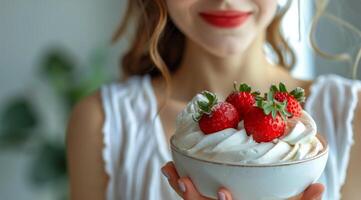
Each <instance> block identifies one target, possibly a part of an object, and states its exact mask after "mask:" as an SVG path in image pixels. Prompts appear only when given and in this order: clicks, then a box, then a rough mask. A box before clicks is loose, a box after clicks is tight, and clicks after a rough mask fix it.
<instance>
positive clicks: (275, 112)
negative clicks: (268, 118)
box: [272, 110, 277, 118]
mask: <svg viewBox="0 0 361 200" xmlns="http://www.w3.org/2000/svg"><path fill="white" fill-rule="evenodd" d="M276 116H277V111H276V110H272V118H276Z"/></svg>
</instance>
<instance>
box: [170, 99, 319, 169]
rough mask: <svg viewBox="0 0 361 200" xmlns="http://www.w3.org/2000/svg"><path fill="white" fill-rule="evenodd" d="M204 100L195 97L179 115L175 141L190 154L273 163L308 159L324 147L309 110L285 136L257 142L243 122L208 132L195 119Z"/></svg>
mask: <svg viewBox="0 0 361 200" xmlns="http://www.w3.org/2000/svg"><path fill="white" fill-rule="evenodd" d="M201 99H202V100H204V97H203V96H202V95H199V94H198V95H197V96H195V97H194V98H193V99H192V101H191V102H189V103H188V105H187V107H186V108H185V109H184V110H183V111H182V112H181V113H180V114H179V115H178V116H177V120H176V132H175V136H174V138H173V141H172V142H173V144H174V145H175V146H176V147H177V148H178V149H179V150H180V151H182V152H184V153H185V154H187V155H190V156H193V157H196V158H201V159H206V160H210V161H217V162H227V163H241V164H247V163H249V164H272V163H280V162H286V161H295V160H302V159H307V158H310V157H313V156H316V155H317V154H318V153H319V152H320V151H321V150H322V149H323V145H322V143H321V142H320V141H319V140H318V139H317V137H316V134H317V127H316V123H315V121H314V120H313V119H312V117H311V116H310V115H309V114H308V113H307V112H306V111H302V115H301V117H297V118H296V117H294V118H292V119H288V120H287V123H286V124H287V125H286V132H285V134H284V136H282V137H281V138H278V139H275V140H273V141H272V142H265V143H257V142H256V141H254V140H253V138H252V135H251V136H248V135H247V133H246V130H245V129H244V126H243V121H240V122H239V124H238V127H237V129H234V128H228V129H225V130H222V131H219V132H216V133H212V134H208V135H206V134H204V133H203V132H202V131H201V130H200V128H199V125H198V123H197V122H195V121H194V120H193V118H192V116H193V114H194V113H196V112H197V111H198V106H197V101H198V100H201Z"/></svg>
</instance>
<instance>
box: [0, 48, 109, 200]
mask: <svg viewBox="0 0 361 200" xmlns="http://www.w3.org/2000/svg"><path fill="white" fill-rule="evenodd" d="M105 57H106V52H105V51H98V52H96V53H95V54H94V55H92V56H91V64H90V67H89V68H87V73H81V71H79V70H80V68H81V67H80V66H79V65H78V64H76V62H75V59H73V58H72V57H71V56H69V54H68V53H66V51H64V50H62V49H60V48H54V49H51V50H50V51H47V53H46V55H45V56H44V57H43V59H42V61H41V64H40V66H39V78H41V79H44V80H45V81H46V82H47V83H48V84H49V86H50V88H51V90H52V91H54V92H55V95H56V97H57V98H58V100H59V101H58V102H61V104H63V105H62V107H65V108H66V110H65V111H64V112H65V113H64V114H65V116H68V115H69V114H70V111H71V109H72V107H73V106H74V104H75V103H76V102H77V101H79V100H80V99H81V98H83V97H84V96H86V95H88V94H90V93H91V92H93V91H94V90H95V89H97V88H98V87H99V86H100V85H101V84H102V83H104V82H106V81H107V80H108V79H109V76H107V73H106V71H105V69H104V64H105ZM79 74H81V76H80V75H79ZM33 101H34V99H31V98H30V97H25V96H23V95H20V96H15V97H13V98H12V99H9V101H8V102H7V103H5V105H4V107H3V109H1V112H0V124H1V126H0V148H8V149H9V148H10V149H11V148H13V149H19V148H21V147H24V146H26V145H27V143H29V141H30V140H31V142H32V143H34V141H35V144H32V145H31V148H33V149H32V150H31V152H35V153H36V155H35V158H34V160H33V161H32V164H31V165H32V167H30V171H29V173H30V174H29V178H30V182H31V183H33V184H34V185H36V186H39V187H48V186H49V185H51V186H53V188H54V190H55V191H57V192H58V196H59V198H58V199H67V188H68V187H67V169H66V156H65V144H64V140H63V141H58V142H54V141H51V140H50V139H48V137H46V136H45V135H46V134H49V133H46V132H47V131H46V130H44V129H45V128H44V127H46V126H45V123H47V122H45V121H41V120H40V118H41V117H40V116H39V115H40V114H39V113H41V112H40V110H36V109H35V107H34V106H33V104H32V103H33ZM48 103H49V104H51V103H55V102H48ZM39 109H42V108H39ZM61 123H63V122H61ZM62 127H63V128H62V130H55V132H56V133H58V134H59V133H60V134H63V135H64V132H65V127H66V124H62ZM34 138H35V139H34ZM59 187H60V188H59ZM59 191H60V192H59Z"/></svg>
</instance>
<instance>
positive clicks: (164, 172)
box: [161, 169, 170, 179]
mask: <svg viewBox="0 0 361 200" xmlns="http://www.w3.org/2000/svg"><path fill="white" fill-rule="evenodd" d="M161 171H162V174H163V175H164V176H165V177H166V178H167V179H169V178H170V176H169V175H168V174H167V172H166V171H165V170H164V169H161Z"/></svg>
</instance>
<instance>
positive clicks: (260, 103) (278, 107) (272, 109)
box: [256, 89, 291, 120]
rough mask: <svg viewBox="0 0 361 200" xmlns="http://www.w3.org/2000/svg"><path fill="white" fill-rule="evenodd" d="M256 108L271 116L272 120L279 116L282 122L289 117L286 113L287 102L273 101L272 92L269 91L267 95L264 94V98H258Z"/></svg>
mask: <svg viewBox="0 0 361 200" xmlns="http://www.w3.org/2000/svg"><path fill="white" fill-rule="evenodd" d="M256 101H257V107H259V108H261V109H262V110H263V112H264V114H266V115H269V114H271V115H272V117H273V118H276V117H277V114H279V115H280V116H281V117H282V118H283V119H284V120H285V119H287V117H288V116H291V114H290V113H289V112H287V109H286V107H287V101H285V102H279V101H277V100H276V99H274V92H273V90H272V89H271V90H270V91H269V92H268V93H266V94H265V97H264V98H258V99H256Z"/></svg>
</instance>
